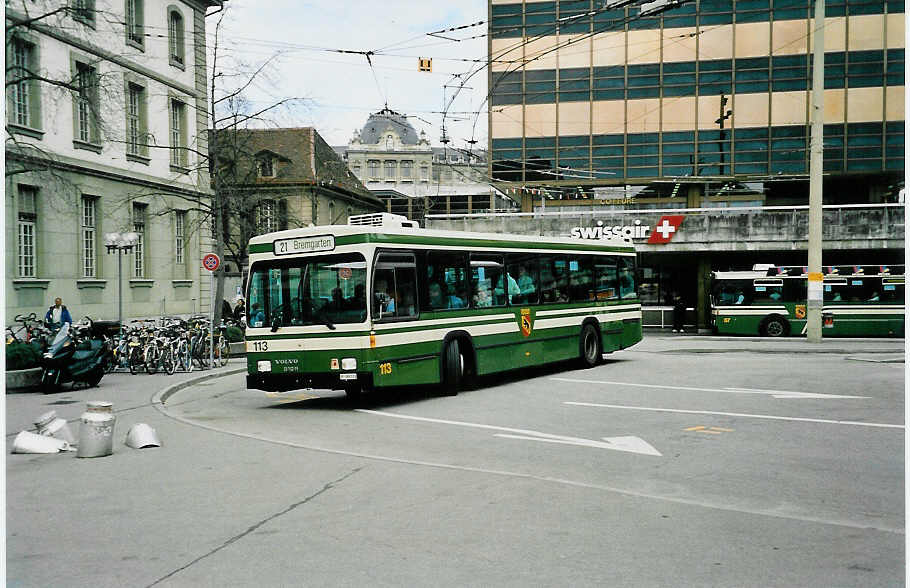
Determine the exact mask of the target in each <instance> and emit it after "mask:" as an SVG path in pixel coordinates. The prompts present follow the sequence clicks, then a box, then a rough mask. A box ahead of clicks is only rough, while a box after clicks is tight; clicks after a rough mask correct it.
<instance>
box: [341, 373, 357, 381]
mask: <svg viewBox="0 0 910 588" xmlns="http://www.w3.org/2000/svg"><path fill="white" fill-rule="evenodd" d="M338 377H339V378H341V379H342V380H356V379H357V374H338Z"/></svg>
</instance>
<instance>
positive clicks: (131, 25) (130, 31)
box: [126, 0, 145, 49]
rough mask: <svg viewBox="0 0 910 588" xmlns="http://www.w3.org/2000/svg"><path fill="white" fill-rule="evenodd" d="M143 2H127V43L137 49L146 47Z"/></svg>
mask: <svg viewBox="0 0 910 588" xmlns="http://www.w3.org/2000/svg"><path fill="white" fill-rule="evenodd" d="M144 8H145V7H144V2H143V0H126V42H127V44H128V45H133V46H134V47H136V48H137V49H143V48H144V46H145V31H144V27H143V25H144V23H145V15H144Z"/></svg>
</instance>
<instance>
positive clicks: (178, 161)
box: [170, 98, 188, 167]
mask: <svg viewBox="0 0 910 588" xmlns="http://www.w3.org/2000/svg"><path fill="white" fill-rule="evenodd" d="M170 127H171V129H170V130H171V165H175V166H177V167H186V166H187V165H188V163H187V151H186V104H184V103H183V102H182V101H180V100H177V99H176V98H173V99H171V121H170Z"/></svg>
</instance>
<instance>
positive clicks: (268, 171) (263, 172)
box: [259, 156, 275, 178]
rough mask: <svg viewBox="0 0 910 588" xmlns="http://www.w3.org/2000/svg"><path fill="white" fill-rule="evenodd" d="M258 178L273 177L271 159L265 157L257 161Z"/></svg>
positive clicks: (273, 165) (273, 168) (273, 167)
mask: <svg viewBox="0 0 910 588" xmlns="http://www.w3.org/2000/svg"><path fill="white" fill-rule="evenodd" d="M259 177H260V178H274V177H275V164H274V162H273V161H272V158H271V157H269V156H265V157H262V158H261V159H260V160H259Z"/></svg>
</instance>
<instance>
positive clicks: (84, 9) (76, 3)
mask: <svg viewBox="0 0 910 588" xmlns="http://www.w3.org/2000/svg"><path fill="white" fill-rule="evenodd" d="M72 6H73V18H74V19H76V20H78V21H79V22H81V23H85V24H87V25H89V26H90V27H92V28H95V0H73V4H72Z"/></svg>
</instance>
